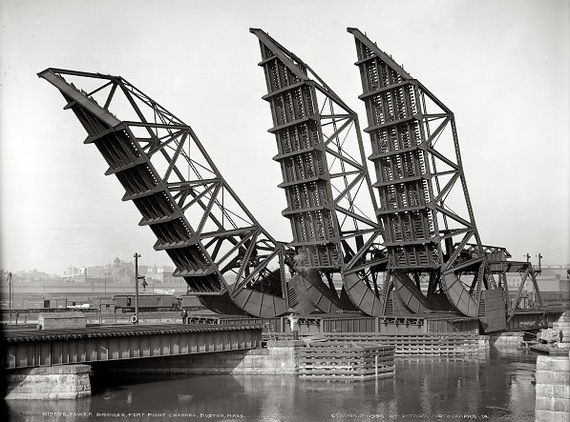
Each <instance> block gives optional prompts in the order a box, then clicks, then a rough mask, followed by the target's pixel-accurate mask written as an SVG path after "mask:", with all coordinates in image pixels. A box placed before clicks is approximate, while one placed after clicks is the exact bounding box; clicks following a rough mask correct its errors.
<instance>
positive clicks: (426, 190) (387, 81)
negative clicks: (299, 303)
mask: <svg viewBox="0 0 570 422" xmlns="http://www.w3.org/2000/svg"><path fill="white" fill-rule="evenodd" d="M348 32H349V33H351V34H352V35H353V36H354V38H355V43H356V50H357V56H358V61H357V62H356V65H357V66H358V67H359V69H360V75H361V79H362V87H363V94H362V95H360V96H359V98H360V99H361V100H362V101H364V103H365V106H366V112H367V117H368V124H369V126H368V127H367V128H366V129H365V131H366V132H368V133H369V135H370V139H371V142H372V155H371V156H370V157H369V159H370V160H371V161H372V162H373V163H374V168H375V173H376V182H375V183H374V187H375V188H377V189H378V194H379V196H380V201H379V202H380V204H379V207H378V208H377V209H376V213H377V215H378V217H379V218H380V219H381V220H382V222H383V223H384V229H385V232H384V237H385V239H386V243H385V246H386V248H387V252H388V258H389V267H390V268H391V269H393V270H394V272H395V274H397V275H399V276H397V277H395V285H396V287H398V286H397V284H398V283H404V284H407V285H408V286H410V287H411V286H413V283H410V282H408V279H409V278H410V277H411V278H413V277H412V275H413V274H417V273H418V272H425V273H433V274H434V275H436V274H441V277H440V276H434V277H430V280H431V281H430V283H435V282H437V283H441V285H442V290H443V291H444V292H445V293H446V295H447V297H448V299H449V301H450V302H451V304H452V305H453V306H454V307H455V309H457V310H458V311H460V312H461V313H463V314H465V315H468V316H477V314H478V311H479V300H480V289H481V286H482V284H485V285H489V284H492V283H493V281H492V274H491V272H490V270H489V268H488V264H487V262H486V255H485V253H484V251H483V246H482V244H481V240H480V238H479V234H478V231H477V227H476V225H475V218H474V215H473V209H472V206H471V200H470V197H469V192H468V190H467V184H466V181H465V175H464V173H463V167H462V162H461V155H460V151H459V141H458V136H457V130H456V127H455V119H454V116H453V113H452V112H451V110H450V109H449V108H447V107H446V106H445V105H444V104H443V103H442V102H441V101H440V100H439V99H438V98H437V97H435V95H433V94H432V93H431V92H430V91H429V90H428V89H426V88H425V87H424V86H423V85H422V84H421V83H420V82H419V81H418V80H416V79H414V78H413V77H412V76H411V75H410V74H409V73H408V72H406V71H405V70H404V69H403V68H402V67H401V66H400V65H398V64H397V63H396V62H395V61H394V60H393V59H392V58H391V57H390V56H389V55H388V54H386V53H385V52H383V51H382V50H380V49H379V48H378V46H377V45H376V44H375V43H373V42H372V41H370V40H369V39H368V38H367V37H366V36H365V35H364V34H363V33H362V32H360V31H359V30H358V29H356V28H348ZM468 242H472V243H474V244H475V245H476V247H470V248H467V246H466V245H467V243H468ZM425 290H427V292H435V291H436V290H437V287H436V286H433V285H431V284H430V285H429V286H428V287H427V289H425ZM418 291H419V287H418ZM416 293H418V292H416ZM428 296H429V293H428ZM414 297H417V298H418V299H419V300H420V301H422V299H421V298H422V296H421V295H418V294H416V295H414ZM428 299H429V297H425V295H424V300H423V303H421V304H420V305H421V306H419V307H417V308H416V309H410V310H412V311H414V312H417V311H418V310H421V309H424V310H425V309H428V308H430V307H431V304H430V301H429V300H428Z"/></svg>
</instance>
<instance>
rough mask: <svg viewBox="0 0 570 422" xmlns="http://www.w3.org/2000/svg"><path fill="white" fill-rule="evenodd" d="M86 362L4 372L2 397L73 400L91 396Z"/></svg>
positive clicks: (11, 398)
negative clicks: (5, 391)
mask: <svg viewBox="0 0 570 422" xmlns="http://www.w3.org/2000/svg"><path fill="white" fill-rule="evenodd" d="M90 373H91V367H90V366H89V365H65V366H50V367H43V368H33V369H21V370H18V371H15V372H13V373H11V374H9V375H8V377H7V378H8V379H7V381H8V388H7V391H8V395H7V396H6V400H19V399H23V400H58V399H77V398H79V397H86V396H90V395H91V382H90V380H89V374H90Z"/></svg>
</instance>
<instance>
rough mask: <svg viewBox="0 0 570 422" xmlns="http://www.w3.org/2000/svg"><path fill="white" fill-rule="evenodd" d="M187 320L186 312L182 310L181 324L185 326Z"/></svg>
mask: <svg viewBox="0 0 570 422" xmlns="http://www.w3.org/2000/svg"><path fill="white" fill-rule="evenodd" d="M187 318H188V312H186V309H182V324H186V319H187Z"/></svg>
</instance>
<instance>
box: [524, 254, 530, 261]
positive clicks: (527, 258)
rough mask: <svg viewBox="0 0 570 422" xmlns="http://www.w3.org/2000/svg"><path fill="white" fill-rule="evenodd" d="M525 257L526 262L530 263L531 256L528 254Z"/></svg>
mask: <svg viewBox="0 0 570 422" xmlns="http://www.w3.org/2000/svg"><path fill="white" fill-rule="evenodd" d="M525 256H526V262H530V254H529V253H528V252H527V253H526V255H525Z"/></svg>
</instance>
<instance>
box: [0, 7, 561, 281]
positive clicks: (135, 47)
mask: <svg viewBox="0 0 570 422" xmlns="http://www.w3.org/2000/svg"><path fill="white" fill-rule="evenodd" d="M569 21H570V6H569V4H568V2H567V1H565V0H551V1H546V2H545V1H539V0H522V1H520V0H508V1H507V0H501V1H481V0H471V1H462V2H459V1H455V0H442V1H435V0H433V1H431V0H428V1H391V0H390V1H353V2H348V1H340V0H338V1H335V0H328V1H324V0H323V1H312V2H307V1H296V0H294V1H288V2H274V1H221V0H211V1H165V2H160V3H159V2H151V1H145V0H142V1H121V2H114V1H111V0H103V1H97V2H92V1H71V0H63V1H55V0H53V1H52V0H47V1H42V2H20V1H5V2H2V3H0V22H1V29H0V31H1V32H0V59H1V61H0V71H1V73H0V77H1V79H0V82H1V86H0V189H1V190H0V200H1V202H0V204H1V207H0V208H1V209H0V224H1V230H0V233H1V235H0V237H1V250H0V253H1V255H0V257H1V259H0V268H4V269H6V270H10V271H18V270H27V269H33V268H37V269H38V270H42V271H47V272H49V273H63V271H64V270H65V269H66V268H67V267H68V266H70V265H75V266H94V265H101V264H106V263H109V262H111V261H112V260H113V259H114V258H115V257H119V258H120V259H122V260H124V261H130V260H132V256H133V254H134V253H135V252H138V253H140V254H141V255H142V257H141V259H140V263H141V265H153V264H158V265H172V262H171V261H170V259H169V258H168V256H167V255H166V253H164V252H155V251H154V250H153V249H152V246H153V245H154V243H155V242H156V239H155V237H154V235H153V233H152V231H151V230H150V229H149V228H148V227H139V226H138V222H139V221H140V220H141V216H140V214H139V212H138V211H137V209H136V208H135V206H134V205H133V204H132V203H131V202H122V201H121V198H122V196H123V194H124V191H123V188H122V187H121V185H120V184H119V182H118V181H117V180H116V178H115V177H114V176H112V177H107V176H104V172H105V170H106V169H107V166H106V164H105V162H104V160H103V158H102V157H101V155H100V154H99V152H98V151H97V149H96V148H95V147H94V146H92V145H87V146H86V145H84V144H83V140H84V139H85V137H86V133H85V131H84V130H83V128H82V127H81V126H80V124H79V122H78V121H77V119H76V117H75V116H74V115H73V113H72V112H71V111H64V110H63V106H64V105H65V101H64V100H63V98H62V97H61V95H60V93H59V92H58V91H57V89H55V88H54V87H53V86H51V85H50V84H48V83H47V82H45V81H44V80H41V79H39V78H38V77H37V76H36V74H37V73H38V72H40V71H42V70H44V69H46V68H48V67H59V68H67V69H75V70H84V71H90V72H101V73H109V74H116V75H121V76H123V77H124V78H125V79H127V80H128V81H129V82H131V83H132V84H134V85H135V86H136V87H137V88H139V89H141V90H142V91H143V92H145V93H147V94H148V95H149V96H151V97H152V98H153V99H155V100H156V101H157V102H158V103H160V104H161V105H162V106H164V107H165V108H166V109H168V110H169V111H171V112H172V113H173V114H175V115H176V116H178V117H179V118H180V119H181V120H182V121H184V122H185V123H187V124H188V125H190V126H192V128H193V129H194V131H195V132H196V134H197V136H198V137H199V138H200V140H201V141H202V143H203V144H204V146H205V148H206V149H207V151H208V153H209V155H210V156H211V157H212V159H213V160H214V162H215V163H216V165H217V167H218V168H219V170H220V171H221V173H222V175H223V176H224V178H225V179H226V180H227V181H228V182H229V184H230V185H231V186H232V188H233V189H234V191H236V192H237V193H238V195H240V197H241V198H242V200H243V202H244V203H245V204H246V206H247V207H248V208H249V209H250V210H251V212H252V213H253V215H254V216H255V217H256V218H257V219H258V220H259V221H260V222H261V224H262V225H263V226H264V227H265V228H266V229H267V230H268V231H269V232H270V233H271V234H272V235H273V236H274V237H275V238H276V239H279V240H283V241H290V240H291V238H292V236H291V233H290V231H289V228H290V226H289V223H288V221H287V220H286V219H285V218H284V217H282V216H281V211H282V210H283V209H284V208H285V205H286V203H285V196H284V194H283V192H282V190H281V189H279V188H277V185H278V184H279V183H280V182H281V181H282V180H281V174H280V170H279V165H278V164H277V163H276V162H274V161H272V159H271V157H273V156H274V155H275V154H276V152H277V151H276V145H275V139H274V136H273V135H272V134H270V133H268V132H267V129H269V128H270V127H271V126H272V120H271V115H270V110H269V106H268V104H267V103H266V102H265V101H263V100H262V99H261V96H262V95H264V94H265V93H266V91H265V80H264V75H263V70H262V69H261V68H260V67H259V66H258V65H257V63H258V62H259V61H260V60H261V58H260V53H259V45H258V41H257V38H256V37H255V36H253V35H252V34H250V33H249V28H250V27H258V28H261V29H263V30H264V31H267V32H269V34H270V35H271V36H272V37H274V38H275V39H276V40H277V41H278V42H280V43H281V44H283V45H284V46H285V47H286V48H288V49H290V50H292V51H293V52H295V54H297V55H298V56H299V57H300V58H301V59H302V60H304V61H305V62H307V63H308V64H309V65H310V66H311V67H312V68H313V70H314V71H315V72H316V73H317V74H319V76H320V77H322V78H323V80H324V81H325V82H326V83H327V84H328V85H329V86H330V87H331V88H332V89H333V90H335V91H336V92H337V94H339V95H340V96H341V98H343V100H344V101H345V102H346V103H347V104H348V105H349V106H350V107H351V108H353V109H354V110H355V111H356V112H357V113H358V114H359V119H360V124H361V127H365V126H366V124H365V123H366V116H365V110H364V104H363V103H362V101H360V100H359V99H358V95H359V94H360V93H361V92H362V89H361V86H360V76H359V73H358V68H357V67H356V66H354V62H355V61H356V52H355V48H354V39H353V37H352V36H351V35H350V34H348V33H347V32H346V28H347V27H349V26H350V27H357V28H359V29H360V30H361V31H363V32H366V33H367V35H368V36H369V37H370V39H371V40H373V41H375V42H377V44H378V46H379V47H380V48H381V49H382V50H384V51H386V52H387V53H389V54H391V55H392V56H393V57H394V59H395V60H396V61H397V62H398V63H400V64H402V65H403V66H404V67H405V69H406V70H407V71H408V72H409V73H410V74H411V75H412V76H413V77H415V78H417V79H418V80H420V81H421V82H422V83H423V84H424V85H425V86H426V87H427V88H428V89H429V90H430V91H431V92H433V93H434V94H435V96H437V97H438V98H439V99H440V100H441V101H443V102H444V103H445V104H446V105H447V106H448V107H449V108H450V109H451V110H452V111H453V112H454V114H455V119H456V122H457V127H458V132H459V142H460V146H461V155H462V159H463V166H464V172H465V175H466V180H467V185H468V188H469V193H470V197H471V201H472V203H473V208H474V213H475V219H476V222H477V227H478V230H479V233H480V235H481V239H482V241H483V243H485V244H488V245H496V246H504V247H506V248H507V250H509V251H510V252H511V253H512V255H513V259H514V260H520V261H523V260H525V258H524V254H525V253H527V252H528V253H530V254H531V255H532V262H534V263H536V262H537V261H538V260H537V258H536V255H537V254H538V253H539V252H540V253H542V255H543V256H544V259H543V263H544V264H566V263H568V262H570V245H569V242H570V236H569V231H570V227H569V220H570V219H569V216H570V119H569V116H570V105H569V92H570V85H569V80H568V75H569V74H570V65H569V63H570V45H569V38H570V31H569ZM363 141H364V146H365V148H366V151H367V155H369V154H370V141H369V138H368V136H367V135H363ZM373 178H374V177H373Z"/></svg>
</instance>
